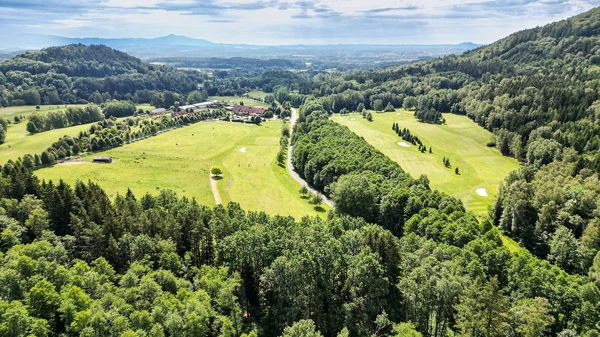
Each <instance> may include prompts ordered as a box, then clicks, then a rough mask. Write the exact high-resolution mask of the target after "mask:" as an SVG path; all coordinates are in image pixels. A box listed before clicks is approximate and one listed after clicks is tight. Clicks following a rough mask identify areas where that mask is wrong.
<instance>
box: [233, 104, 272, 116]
mask: <svg viewBox="0 0 600 337" xmlns="http://www.w3.org/2000/svg"><path fill="white" fill-rule="evenodd" d="M267 110H269V108H263V107H260V106H252V107H250V106H243V105H236V106H234V107H233V110H232V112H233V114H234V115H257V116H262V115H264V114H265V112H267Z"/></svg>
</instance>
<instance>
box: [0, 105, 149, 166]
mask: <svg viewBox="0 0 600 337" xmlns="http://www.w3.org/2000/svg"><path fill="white" fill-rule="evenodd" d="M50 108H53V109H50ZM137 108H138V109H140V108H141V109H143V110H144V111H145V110H148V109H151V108H153V107H151V106H149V105H139V106H137ZM64 109H65V106H64V105H63V106H62V107H61V108H60V109H56V106H43V107H42V108H41V109H40V111H37V110H36V109H35V107H33V106H21V107H8V108H2V109H0V116H1V117H3V118H7V119H9V120H10V121H11V123H13V124H10V125H9V126H8V130H7V133H6V139H5V141H4V144H0V163H2V164H3V163H5V162H6V161H8V160H9V159H12V160H17V158H19V157H23V156H24V155H25V154H27V153H29V154H31V155H35V154H38V155H41V154H42V152H44V151H46V149H48V148H49V147H50V145H52V143H54V142H56V141H57V140H58V139H59V138H61V137H63V136H71V137H76V136H78V135H79V132H81V131H85V130H88V129H89V128H90V125H91V124H94V123H90V124H84V125H75V126H71V127H67V128H62V129H54V130H49V131H44V132H40V133H36V134H31V133H29V132H28V131H27V120H26V119H25V120H22V121H21V122H20V123H18V124H14V116H16V115H19V114H20V115H23V116H29V115H31V114H33V113H39V114H44V113H47V112H50V111H62V110H64ZM8 117H10V118H8Z"/></svg>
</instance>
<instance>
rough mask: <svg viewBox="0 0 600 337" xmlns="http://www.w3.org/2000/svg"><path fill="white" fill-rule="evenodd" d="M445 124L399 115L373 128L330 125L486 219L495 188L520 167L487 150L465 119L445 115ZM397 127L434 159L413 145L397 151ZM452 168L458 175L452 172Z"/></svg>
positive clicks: (356, 121)
mask: <svg viewBox="0 0 600 337" xmlns="http://www.w3.org/2000/svg"><path fill="white" fill-rule="evenodd" d="M444 118H445V119H446V124H445V125H434V124H427V123H420V122H419V121H417V119H416V118H415V117H414V115H413V113H412V112H410V111H405V110H402V109H399V110H397V111H396V112H395V113H394V112H388V113H378V114H373V122H368V121H367V120H366V119H364V118H362V117H361V116H360V115H359V114H354V115H348V116H335V117H333V120H334V121H336V122H338V123H340V124H342V125H346V126H348V127H349V128H350V129H351V130H352V131H354V132H355V133H356V134H357V135H359V136H362V137H364V138H365V140H366V141H367V142H369V144H371V145H373V146H374V147H376V148H377V149H379V150H380V151H381V152H383V153H384V154H385V155H387V156H388V157H390V158H391V159H392V160H394V161H396V162H397V163H398V164H400V166H401V167H402V168H403V169H404V170H405V171H406V172H408V173H409V174H410V175H411V176H413V177H414V178H418V177H419V175H421V174H426V175H427V176H428V177H429V180H430V186H431V188H433V189H438V190H440V191H443V192H446V193H448V194H450V195H452V196H455V197H457V198H460V199H461V200H462V201H463V202H464V204H465V207H466V208H467V209H469V210H471V211H473V212H475V213H477V214H487V208H488V206H491V205H492V204H493V202H494V198H495V196H496V193H497V189H498V185H499V184H500V182H501V181H502V180H503V179H504V178H505V177H506V176H507V175H508V173H509V172H511V171H513V170H516V169H518V168H519V163H518V162H517V161H516V160H515V159H513V158H509V157H505V156H502V154H500V152H498V151H497V150H496V149H493V148H490V147H487V146H486V144H487V142H489V140H490V139H491V137H492V134H491V133H490V132H488V131H487V130H485V129H483V128H482V127H480V126H478V125H477V124H475V123H473V122H472V121H471V120H469V119H468V118H467V117H465V116H458V115H453V114H444ZM395 122H397V123H398V125H399V127H400V129H402V128H407V129H409V130H410V132H411V134H413V135H415V136H417V137H419V138H420V139H421V141H422V142H423V144H424V145H425V146H427V148H428V149H429V147H432V150H433V153H432V154H430V153H429V152H426V153H421V152H419V150H418V146H413V145H412V144H410V147H402V146H400V145H398V143H399V142H403V140H402V138H400V137H399V136H397V135H396V133H395V132H394V131H393V130H392V125H393V123H395ZM444 157H446V158H448V159H449V160H450V164H451V167H450V168H446V167H445V166H444V164H443V163H442V159H443V158H444ZM456 167H458V169H459V171H460V174H459V175H457V174H455V172H454V170H455V168H456ZM479 188H485V189H486V191H487V194H488V196H487V197H485V196H481V195H478V193H477V192H476V190H477V189H479Z"/></svg>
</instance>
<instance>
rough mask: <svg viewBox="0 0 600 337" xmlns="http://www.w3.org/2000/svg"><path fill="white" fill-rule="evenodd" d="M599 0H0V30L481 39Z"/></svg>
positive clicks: (261, 41)
mask: <svg viewBox="0 0 600 337" xmlns="http://www.w3.org/2000/svg"><path fill="white" fill-rule="evenodd" d="M598 5H600V0H508V1H481V0H466V1H464V0H448V1H443V2H441V1H416V0H403V1H386V0H372V1H368V2H367V1H364V0H330V1H319V0H304V1H284V0H266V1H265V0H232V1H216V0H204V1H198V0H152V1H144V0H128V1H119V0H82V1H74V0H66V1H59V0H49V1H38V0H24V1H13V0H0V8H1V9H2V11H1V13H0V18H1V20H0V31H2V32H3V33H2V34H0V35H17V34H44V35H56V36H63V37H70V38H156V37H162V36H167V35H170V34H174V35H180V36H186V37H191V38H196V39H205V40H208V41H211V42H214V43H225V44H253V45H297V44H306V45H315V44H389V45H399V44H404V45H415V44H422V45H428V44H458V43H463V42H472V43H477V44H488V43H491V42H493V41H495V40H497V39H500V38H502V37H505V36H507V35H509V34H511V33H513V32H515V31H518V30H522V29H527V28H532V27H536V26H541V25H544V24H547V23H550V22H553V21H558V20H562V19H566V18H568V17H571V16H574V15H577V14H579V13H582V12H585V11H587V10H589V9H591V8H593V7H596V6H598Z"/></svg>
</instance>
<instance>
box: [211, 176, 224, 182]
mask: <svg viewBox="0 0 600 337" xmlns="http://www.w3.org/2000/svg"><path fill="white" fill-rule="evenodd" d="M210 178H211V179H212V180H217V181H218V180H222V179H223V177H222V176H211V177H210Z"/></svg>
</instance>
